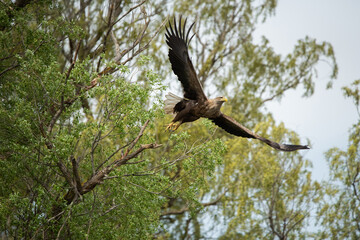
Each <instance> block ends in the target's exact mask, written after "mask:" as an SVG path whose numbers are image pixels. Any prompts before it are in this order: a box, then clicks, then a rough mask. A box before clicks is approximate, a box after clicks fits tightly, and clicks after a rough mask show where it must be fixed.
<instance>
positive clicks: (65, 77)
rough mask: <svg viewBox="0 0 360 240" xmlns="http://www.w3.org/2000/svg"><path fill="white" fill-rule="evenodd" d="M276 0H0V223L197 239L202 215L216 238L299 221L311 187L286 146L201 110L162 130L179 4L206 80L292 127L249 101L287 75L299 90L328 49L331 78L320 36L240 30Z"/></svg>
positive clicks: (265, 231)
mask: <svg viewBox="0 0 360 240" xmlns="http://www.w3.org/2000/svg"><path fill="white" fill-rule="evenodd" d="M169 7H171V8H169ZM168 9H172V11H169V10H168ZM275 9H276V1H272V0H263V1H250V0H244V1H227V2H224V1H218V2H216V1H214V2H211V1H210V2H209V1H202V0H199V1H193V2H190V1H176V2H175V1H169V2H164V1H146V0H144V1H119V0H109V1H85V0H80V1H73V0H66V1H58V2H52V1H31V0H30V1H22V0H17V1H10V0H5V1H2V2H1V3H0V29H1V31H0V44H1V51H0V89H1V91H0V97H1V102H0V119H1V121H0V176H1V177H0V183H1V184H0V236H4V237H5V238H13V239H17V238H23V239H37V238H39V239H40V238H43V239H66V238H73V239H84V238H85V239H151V238H159V239H174V238H176V239H181V238H182V239H187V238H190V237H192V238H195V239H199V238H201V237H206V236H207V234H209V231H210V230H211V228H212V227H215V225H216V224H218V225H221V224H223V227H222V228H221V229H220V230H219V231H218V232H217V234H218V237H219V238H223V239H229V238H233V239H239V238H243V239H258V238H269V239H273V238H279V239H286V238H304V237H307V236H310V235H309V234H310V233H308V232H307V230H306V226H307V223H308V219H309V216H310V214H311V213H310V211H311V209H312V207H313V206H314V204H317V203H318V201H319V199H320V198H321V197H322V194H323V191H320V190H321V189H320V188H321V186H320V185H319V184H318V183H317V182H314V181H313V180H312V179H311V172H310V171H309V165H310V164H309V162H308V161H307V160H305V159H304V158H303V156H302V155H301V154H300V153H281V152H276V151H274V150H272V149H270V148H269V147H267V146H265V145H263V144H261V143H260V142H256V141H251V140H245V139H239V138H234V137H231V136H229V135H227V134H226V133H224V132H222V131H220V130H217V128H216V127H215V126H214V125H213V124H212V123H211V122H210V121H207V120H199V121H198V122H196V123H194V124H188V125H184V126H182V127H181V128H180V129H179V131H178V132H176V133H166V132H164V129H165V126H166V123H168V122H169V121H170V117H167V116H164V113H163V111H162V96H163V93H164V91H165V89H166V87H165V86H166V85H168V84H169V82H171V84H173V83H174V82H176V77H175V76H174V75H173V73H172V72H171V68H170V64H169V62H168V59H167V47H166V45H165V43H164V34H163V33H164V25H165V24H166V22H167V20H168V17H169V16H174V15H175V16H177V15H178V14H179V13H183V15H184V16H187V17H188V18H189V21H190V20H191V21H196V24H195V33H196V35H195V36H196V37H195V38H194V40H193V41H192V43H191V47H190V54H191V56H192V57H193V62H194V65H195V68H196V71H197V72H198V74H199V78H200V81H201V82H202V84H203V85H204V87H205V89H206V90H205V91H206V92H207V93H209V94H210V95H226V96H228V97H229V99H230V101H229V102H230V103H229V104H227V105H226V106H225V107H224V112H226V113H227V112H229V113H230V112H231V116H232V117H234V118H235V119H237V120H238V121H240V122H242V123H244V124H245V125H246V126H247V127H249V128H252V129H254V130H255V131H256V132H258V133H259V134H262V135H264V136H265V137H269V138H272V139H274V140H276V141H280V142H282V141H284V142H285V141H286V142H288V141H289V142H294V143H298V142H299V137H298V136H297V134H296V133H295V132H293V131H291V130H289V129H287V128H286V127H285V125H284V124H283V123H275V121H274V119H273V117H272V116H271V114H270V113H268V112H266V111H265V110H264V108H262V106H264V103H266V102H268V101H272V100H274V99H281V97H282V96H283V94H284V93H285V92H286V91H288V90H290V89H296V88H298V87H299V86H302V87H303V93H304V95H305V96H311V95H312V93H313V91H314V85H315V80H314V75H315V73H316V65H317V63H318V62H319V61H320V60H322V59H325V60H327V61H328V62H330V65H331V71H332V72H331V75H330V78H331V79H334V78H335V77H336V75H337V64H336V61H335V57H334V51H333V49H332V46H331V44H329V43H327V42H318V41H316V40H315V39H311V38H309V37H304V39H302V40H299V41H298V43H297V45H296V46H294V50H293V52H291V53H289V54H288V55H286V56H282V55H279V54H277V53H276V52H275V51H274V49H273V48H272V47H271V45H270V43H269V41H268V40H267V39H266V38H265V37H264V38H263V39H262V41H261V42H260V43H255V42H254V40H253V37H252V35H253V33H254V30H255V28H256V24H257V23H259V22H261V21H265V20H266V19H267V18H268V17H269V16H270V15H271V14H273V13H274V12H275ZM170 79H171V80H170ZM329 82H330V83H331V81H329ZM176 84H178V83H176ZM178 86H179V85H178ZM166 91H167V90H166ZM347 92H348V94H352V91H351V89H349V90H348V91H347ZM329 156H330V155H329ZM209 222H210V223H209ZM210 234H213V232H211V231H210Z"/></svg>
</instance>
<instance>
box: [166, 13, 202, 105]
mask: <svg viewBox="0 0 360 240" xmlns="http://www.w3.org/2000/svg"><path fill="white" fill-rule="evenodd" d="M193 26H194V23H193V24H191V26H190V27H189V29H188V30H187V32H186V29H185V27H186V19H185V21H184V25H183V27H182V28H181V16H180V18H179V23H178V25H177V24H176V19H175V17H174V28H173V27H172V26H171V23H170V21H169V28H170V30H169V29H168V28H166V32H167V33H166V35H165V36H166V43H167V45H168V46H169V59H170V62H171V66H172V70H173V71H174V73H175V74H176V75H177V76H178V79H179V81H180V82H181V84H182V86H183V89H184V97H185V98H188V99H192V100H198V101H202V102H204V101H206V100H207V98H206V96H205V93H204V91H203V89H202V87H201V84H200V82H199V80H198V78H197V75H196V72H195V69H194V66H193V65H192V63H191V60H190V58H189V53H188V44H189V42H190V41H191V39H192V37H193V36H194V35H193V36H192V37H191V38H190V39H189V34H190V30H191V28H192V27H193Z"/></svg>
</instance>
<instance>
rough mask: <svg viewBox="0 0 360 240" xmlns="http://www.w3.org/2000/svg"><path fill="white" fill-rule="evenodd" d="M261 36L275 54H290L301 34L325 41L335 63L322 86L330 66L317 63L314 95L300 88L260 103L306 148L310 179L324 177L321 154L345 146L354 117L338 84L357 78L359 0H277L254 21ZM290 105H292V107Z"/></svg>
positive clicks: (359, 63)
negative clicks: (265, 17) (329, 85)
mask: <svg viewBox="0 0 360 240" xmlns="http://www.w3.org/2000/svg"><path fill="white" fill-rule="evenodd" d="M261 35H264V36H265V37H267V38H268V39H269V40H270V44H271V45H272V46H273V47H274V49H275V51H276V52H277V53H281V54H284V55H285V54H287V53H289V52H292V50H293V47H294V46H295V44H296V42H297V40H298V39H303V38H304V37H305V36H307V35H308V36H309V37H311V38H316V39H317V41H319V42H320V41H327V42H330V43H331V44H332V45H333V47H334V51H335V54H336V60H337V63H338V65H339V74H338V78H337V79H336V80H335V81H334V85H333V88H332V89H330V90H326V88H325V87H326V83H327V82H328V81H329V79H330V78H329V76H330V73H331V68H330V67H329V66H328V65H327V64H324V63H322V64H320V65H318V78H317V79H316V80H315V82H316V88H315V94H314V95H313V96H312V97H310V98H302V97H301V92H302V90H301V88H299V89H298V90H296V91H289V92H287V94H286V95H285V97H284V98H283V99H282V100H281V102H276V101H275V102H271V103H268V104H267V105H266V107H267V109H268V110H269V111H270V112H272V114H273V116H274V117H275V119H276V120H277V122H280V121H282V122H284V123H285V126H286V127H288V128H290V129H292V130H295V131H296V132H297V133H298V134H299V135H300V137H301V139H302V142H303V143H306V138H308V139H310V141H311V143H312V149H311V150H305V151H306V152H305V151H304V152H303V153H304V155H305V157H306V158H307V159H309V160H311V161H312V163H313V167H314V168H313V177H314V178H315V179H316V180H326V179H327V178H328V165H327V162H326V160H325V157H324V152H326V151H327V150H328V149H330V148H332V147H339V148H341V149H343V150H345V149H346V148H347V144H348V135H349V129H350V128H351V126H352V124H354V123H356V122H357V119H358V118H359V115H358V113H357V111H356V108H355V106H354V104H353V103H352V101H351V100H350V99H345V98H344V96H343V92H342V91H341V87H343V86H348V85H350V83H351V82H353V81H354V80H356V79H360V46H359V45H360V1H359V0H341V1H339V0H301V1H299V0H280V1H279V3H278V7H277V10H276V14H275V16H273V17H271V18H269V19H268V20H267V21H266V22H265V23H264V24H262V25H259V26H258V28H257V30H256V32H255V36H256V37H259V36H261ZM294 106H295V107H294Z"/></svg>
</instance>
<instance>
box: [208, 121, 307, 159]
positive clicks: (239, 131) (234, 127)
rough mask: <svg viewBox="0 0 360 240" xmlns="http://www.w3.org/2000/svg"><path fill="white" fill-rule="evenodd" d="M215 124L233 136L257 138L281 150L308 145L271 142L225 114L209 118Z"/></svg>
mask: <svg viewBox="0 0 360 240" xmlns="http://www.w3.org/2000/svg"><path fill="white" fill-rule="evenodd" d="M211 120H212V121H213V122H214V123H215V124H216V125H218V126H219V127H221V128H223V129H224V130H225V131H227V132H228V133H231V134H233V135H235V136H239V137H245V138H255V139H259V140H260V141H263V142H264V143H266V144H267V145H269V146H270V147H273V148H275V149H278V150H281V151H287V152H290V151H295V150H299V149H309V146H303V145H288V144H280V143H276V142H273V141H271V140H269V139H266V138H263V137H261V136H259V135H257V134H256V133H253V132H252V131H250V130H249V129H247V128H246V127H244V126H242V125H241V124H240V123H238V122H237V121H235V120H234V119H233V118H231V117H229V116H226V115H225V114H221V115H220V117H217V118H214V119H211Z"/></svg>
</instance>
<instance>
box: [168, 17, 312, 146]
mask: <svg viewBox="0 0 360 240" xmlns="http://www.w3.org/2000/svg"><path fill="white" fill-rule="evenodd" d="M178 24H179V26H177V24H176V20H175V18H174V28H173V27H172V25H171V23H169V28H170V30H169V29H167V28H166V32H167V34H166V43H167V44H168V46H169V59H170V62H171V66H172V70H173V71H174V73H175V74H176V75H177V76H178V79H179V81H180V82H181V84H182V86H183V89H184V97H183V98H181V97H178V96H176V95H174V94H172V93H169V94H168V95H167V96H166V100H165V112H166V113H168V114H175V117H174V119H173V120H172V122H171V123H170V124H169V125H168V127H167V129H169V130H172V131H175V130H176V129H177V128H178V127H179V126H180V125H181V124H182V123H185V122H193V121H196V120H197V119H199V118H208V119H210V120H212V121H213V122H214V123H215V124H216V125H218V126H219V127H221V128H223V129H224V130H225V131H227V132H228V133H230V134H233V135H236V136H239V137H246V138H255V139H259V140H260V141H263V142H265V143H266V144H268V145H269V146H271V147H273V148H275V149H278V150H282V151H294V150H298V149H308V148H309V147H308V146H302V145H287V144H279V143H276V142H273V141H271V140H268V139H266V138H263V137H261V136H259V135H257V134H255V133H253V132H251V131H250V130H249V129H247V128H245V127H244V126H242V125H241V124H240V123H238V122H236V121H235V120H234V119H232V118H231V117H229V116H227V115H225V114H223V113H222V112H221V110H220V108H221V106H222V104H223V103H224V102H226V101H227V99H226V98H225V97H217V98H214V99H208V98H207V97H206V96H205V94H204V91H203V89H202V86H201V84H200V82H199V80H198V78H197V75H196V72H195V69H194V67H193V65H192V62H191V60H190V58H189V54H188V44H189V42H190V41H191V39H192V37H191V38H190V40H189V33H190V30H191V28H192V26H193V25H194V23H193V24H192V25H191V26H190V27H189V29H188V30H187V32H186V31H185V27H186V20H185V22H184V24H183V27H181V24H182V23H181V17H180V19H179V23H178Z"/></svg>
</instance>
